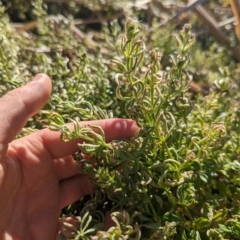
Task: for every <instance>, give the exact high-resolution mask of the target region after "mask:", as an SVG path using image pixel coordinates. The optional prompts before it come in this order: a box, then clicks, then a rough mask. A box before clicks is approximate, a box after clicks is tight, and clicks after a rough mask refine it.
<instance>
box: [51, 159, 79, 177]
mask: <svg viewBox="0 0 240 240" xmlns="http://www.w3.org/2000/svg"><path fill="white" fill-rule="evenodd" d="M54 164H55V168H56V171H57V175H58V178H59V180H63V179H66V178H70V177H73V176H75V175H78V174H79V170H80V169H81V165H80V164H77V162H76V161H75V160H74V158H73V157H72V156H71V155H69V156H67V157H64V158H59V159H55V160H54Z"/></svg>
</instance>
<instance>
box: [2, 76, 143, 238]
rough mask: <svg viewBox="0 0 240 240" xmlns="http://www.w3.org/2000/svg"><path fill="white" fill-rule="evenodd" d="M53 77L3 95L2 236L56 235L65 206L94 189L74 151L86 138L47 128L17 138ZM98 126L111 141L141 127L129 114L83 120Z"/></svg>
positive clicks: (47, 94)
mask: <svg viewBox="0 0 240 240" xmlns="http://www.w3.org/2000/svg"><path fill="white" fill-rule="evenodd" d="M51 88H52V85H51V80H50V79H49V77H48V76H46V75H45V74H38V75H37V76H36V77H35V78H34V81H32V82H30V83H28V84H26V85H25V86H23V87H21V88H18V89H15V90H12V91H10V92H8V93H7V94H6V95H5V96H3V97H2V98H1V99H0V123H1V127H0V239H1V240H10V239H14V240H55V239H58V232H59V230H60V229H61V222H60V221H59V216H60V211H61V209H62V208H63V207H65V206H67V205H69V204H71V203H73V202H75V201H76V200H78V199H80V198H81V197H83V196H84V195H86V194H90V193H91V191H92V189H93V186H92V185H91V183H90V180H89V176H87V175H81V174H79V167H80V166H78V165H76V162H75V161H74V159H73V157H72V154H74V153H75V152H76V151H77V150H78V148H77V143H78V142H81V139H79V140H76V141H71V142H67V143H64V142H62V141H61V140H60V133H59V132H53V131H50V130H48V129H44V130H40V131H37V132H35V133H33V134H31V135H29V136H27V137H23V138H19V139H16V140H14V139H15V138H16V135H17V134H18V133H19V132H20V131H21V129H22V128H23V127H24V126H25V124H26V122H27V121H28V119H29V118H30V117H32V116H33V115H34V114H36V113H37V112H38V111H39V110H40V109H41V108H43V106H44V105H45V104H46V102H47V101H48V99H49V97H50V94H51ZM81 125H82V126H86V125H98V126H101V127H102V128H103V130H104V132H105V135H106V139H107V141H111V140H114V139H128V138H131V137H133V136H134V134H135V133H136V132H137V131H138V130H139V128H138V127H137V125H136V123H135V122H134V121H133V120H130V119H106V120H99V121H90V122H81Z"/></svg>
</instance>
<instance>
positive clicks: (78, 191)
mask: <svg viewBox="0 0 240 240" xmlns="http://www.w3.org/2000/svg"><path fill="white" fill-rule="evenodd" d="M92 190H93V185H92V184H91V182H90V179H89V175H77V176H75V177H72V178H68V179H65V180H62V181H60V190H59V191H60V193H59V194H60V195H59V196H60V209H59V210H61V209H63V208H64V207H66V206H68V205H70V204H72V203H74V202H76V201H77V200H79V199H80V198H82V197H84V196H85V195H88V194H90V193H91V192H92Z"/></svg>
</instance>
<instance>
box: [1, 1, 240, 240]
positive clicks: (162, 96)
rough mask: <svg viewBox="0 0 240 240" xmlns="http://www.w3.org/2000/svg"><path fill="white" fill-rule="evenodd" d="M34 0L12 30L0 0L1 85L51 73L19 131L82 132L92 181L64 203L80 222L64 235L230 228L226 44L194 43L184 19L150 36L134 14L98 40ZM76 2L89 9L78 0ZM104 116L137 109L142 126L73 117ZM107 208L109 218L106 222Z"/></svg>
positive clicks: (231, 234) (236, 148)
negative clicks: (107, 127)
mask: <svg viewBox="0 0 240 240" xmlns="http://www.w3.org/2000/svg"><path fill="white" fill-rule="evenodd" d="M37 2H38V3H40V1H37ZM71 2H74V1H71ZM100 2H101V1H100ZM69 4H70V3H69ZM119 5H120V2H117V1H116V2H114V4H112V5H111V4H110V3H109V5H108V7H109V8H110V10H113V9H115V10H116V9H118V7H119ZM35 6H36V8H37V9H40V10H39V11H37V12H38V13H39V15H37V14H35V15H34V14H32V15H31V16H35V17H36V19H38V21H39V23H38V25H37V28H36V29H34V31H32V32H28V33H27V32H24V33H20V34H21V36H19V34H16V32H15V31H14V29H13V28H12V27H11V26H10V22H9V19H8V17H7V15H6V13H5V12H4V8H3V7H2V6H1V9H0V14H1V18H2V22H1V23H0V24H1V28H0V29H1V30H0V31H1V32H0V33H1V38H2V41H1V45H0V72H1V84H0V86H1V95H2V94H4V93H5V92H6V91H8V90H10V89H12V88H15V87H18V86H20V85H22V84H24V83H25V82H26V81H27V80H28V79H30V77H32V76H33V75H34V74H36V73H37V72H41V71H42V72H46V73H48V74H49V75H50V76H51V78H52V79H53V94H52V97H51V99H50V100H49V102H48V104H47V105H46V107H45V108H44V109H43V110H42V111H41V112H40V113H39V114H37V115H36V116H35V117H34V118H33V119H31V121H29V123H28V125H27V126H26V128H25V129H23V131H22V132H21V133H20V135H19V136H23V135H25V134H29V133H30V132H32V131H36V130H37V129H41V128H43V127H50V128H51V129H52V130H57V131H58V130H60V131H61V133H62V135H61V139H62V140H63V141H69V140H72V139H76V138H82V139H84V140H85V142H84V143H82V144H79V150H80V151H81V153H84V154H86V155H88V156H89V155H90V156H91V157H90V159H89V158H87V159H85V157H84V155H82V154H80V153H76V155H75V158H76V161H77V162H78V163H79V164H81V165H82V168H81V172H82V173H83V174H90V176H91V180H92V182H93V184H94V192H93V193H92V194H91V196H88V197H86V198H83V199H81V200H79V201H78V202H77V203H75V204H73V205H71V206H69V207H67V208H66V209H64V210H63V211H62V215H63V216H65V215H72V214H74V215H75V218H76V221H77V222H78V223H79V227H78V228H77V227H76V226H72V225H70V224H68V223H64V226H65V229H64V231H63V232H62V233H61V237H62V238H63V239H94V240H95V239H96V240H97V239H176V240H177V239H179V240H180V239H183V240H184V239H186V240H187V239H196V240H200V239H202V240H204V239H211V240H215V239H219V240H220V239H222V240H223V239H239V238H240V225H239V221H240V207H239V206H240V200H239V199H240V162H239V161H240V159H239V156H240V137H239V127H240V112H239V100H240V95H239V83H238V82H237V79H238V76H239V71H240V68H239V66H238V64H237V63H236V62H235V61H234V60H233V59H231V57H230V56H229V55H227V51H226V50H225V49H224V50H221V47H220V46H219V45H218V44H217V43H214V44H213V45H212V46H211V48H210V49H208V51H206V50H203V49H201V46H200V43H199V42H198V39H197V38H195V35H194V34H193V32H194V28H193V29H192V28H191V26H190V25H189V24H186V25H184V26H183V27H182V29H181V30H180V31H175V30H174V29H173V27H172V26H165V27H164V28H163V29H159V30H157V32H154V33H153V34H152V35H151V36H148V35H147V33H145V32H147V31H146V26H145V25H144V23H142V24H140V23H139V21H137V20H133V19H132V18H127V19H126V20H125V28H124V32H123V31H122V29H121V23H119V22H117V21H115V20H111V21H110V22H109V24H108V26H102V30H101V31H100V32H99V35H98V37H99V39H101V38H103V39H106V41H101V40H99V42H97V43H96V42H94V43H93V42H91V39H89V38H88V37H87V36H85V38H81V40H79V39H78V38H77V37H76V35H75V34H74V32H73V31H72V27H73V22H72V21H73V20H71V19H68V18H66V17H64V16H62V15H61V16H58V17H52V18H50V17H48V15H47V13H46V10H44V8H41V4H36V5H35ZM81 6H83V7H84V8H89V9H90V10H93V9H92V8H93V6H92V5H91V4H90V5H88V4H87V1H86V2H85V1H83V2H82V5H81ZM98 7H99V8H98ZM36 8H35V9H36ZM94 9H95V10H97V11H100V10H99V9H101V4H99V5H97V4H95V5H94ZM106 9H107V5H106V6H105V11H106ZM110 10H109V11H110ZM32 11H34V9H33V10H32ZM29 14H30V13H29ZM74 14H75V13H74ZM129 14H131V15H130V16H131V17H133V18H134V19H136V18H137V17H139V16H138V15H134V13H132V12H131V11H129ZM170 31H171V32H170ZM172 31H174V35H173V34H172ZM160 36H162V37H160ZM149 39H151V41H148V40H149ZM94 44H96V45H94ZM150 49H152V50H150ZM205 51H206V52H205ZM26 53H27V54H26ZM223 53H226V54H223ZM17 63H18V64H17ZM216 63H217V64H216ZM218 65H219V66H218ZM226 65H228V66H226ZM192 80H195V81H197V82H198V83H200V84H202V83H203V84H207V85H208V86H209V87H208V91H207V93H204V94H202V93H201V92H199V93H196V92H195V93H192V92H191V91H190V89H191V82H192ZM113 116H115V117H116V116H117V117H129V118H132V119H134V120H136V122H137V124H138V125H139V126H140V127H141V130H140V132H139V133H138V134H137V136H135V137H134V138H132V139H130V140H125V141H113V142H110V143H107V142H106V141H105V135H104V132H103V131H102V129H101V128H99V127H98V126H92V127H80V126H79V121H81V120H94V119H103V118H109V117H113ZM69 121H70V122H72V123H73V125H74V129H72V130H71V129H69V128H68V127H66V125H65V123H67V122H69ZM96 132H97V133H96ZM79 209H80V210H79ZM108 211H111V217H112V220H113V222H114V225H113V226H112V227H111V228H110V229H108V230H107V231H104V230H103V229H104V227H103V225H104V221H105V214H106V212H108Z"/></svg>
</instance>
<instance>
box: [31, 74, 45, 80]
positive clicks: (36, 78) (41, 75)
mask: <svg viewBox="0 0 240 240" xmlns="http://www.w3.org/2000/svg"><path fill="white" fill-rule="evenodd" d="M43 78H44V74H42V73H39V74H37V75H36V76H35V77H34V78H33V80H32V81H39V80H42V79H43Z"/></svg>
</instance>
